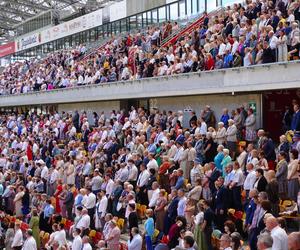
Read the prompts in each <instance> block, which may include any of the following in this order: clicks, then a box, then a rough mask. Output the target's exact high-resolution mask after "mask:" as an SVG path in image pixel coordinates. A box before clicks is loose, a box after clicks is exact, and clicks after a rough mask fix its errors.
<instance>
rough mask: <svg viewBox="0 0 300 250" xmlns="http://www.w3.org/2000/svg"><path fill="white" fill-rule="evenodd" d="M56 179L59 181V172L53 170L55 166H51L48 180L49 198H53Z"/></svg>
mask: <svg viewBox="0 0 300 250" xmlns="http://www.w3.org/2000/svg"><path fill="white" fill-rule="evenodd" d="M58 179H59V172H58V171H57V169H56V168H55V165H53V169H52V172H51V174H50V180H49V183H50V189H49V196H53V194H54V193H55V190H56V186H57V180H58Z"/></svg>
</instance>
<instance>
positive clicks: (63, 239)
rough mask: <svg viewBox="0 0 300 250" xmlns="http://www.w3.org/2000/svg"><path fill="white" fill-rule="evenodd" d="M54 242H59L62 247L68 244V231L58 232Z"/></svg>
mask: <svg viewBox="0 0 300 250" xmlns="http://www.w3.org/2000/svg"><path fill="white" fill-rule="evenodd" d="M54 240H55V241H57V243H58V244H59V245H60V246H63V245H65V244H66V243H67V238H66V231H65V230H64V229H63V230H60V231H58V232H57V233H56V234H55V236H54Z"/></svg>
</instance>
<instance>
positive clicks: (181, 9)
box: [179, 0, 186, 18]
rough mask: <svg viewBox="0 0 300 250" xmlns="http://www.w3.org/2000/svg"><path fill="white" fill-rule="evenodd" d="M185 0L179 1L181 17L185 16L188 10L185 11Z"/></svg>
mask: <svg viewBox="0 0 300 250" xmlns="http://www.w3.org/2000/svg"><path fill="white" fill-rule="evenodd" d="M185 7H186V6H185V0H181V1H180V2H179V17H180V18H183V17H185V16H186V12H185Z"/></svg>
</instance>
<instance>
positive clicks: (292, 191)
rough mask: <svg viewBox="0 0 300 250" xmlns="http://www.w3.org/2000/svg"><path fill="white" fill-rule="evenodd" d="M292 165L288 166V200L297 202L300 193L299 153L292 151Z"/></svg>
mask: <svg viewBox="0 0 300 250" xmlns="http://www.w3.org/2000/svg"><path fill="white" fill-rule="evenodd" d="M290 159H291V161H290V163H289V165H288V176H287V181H288V198H289V199H291V200H293V201H295V202H297V197H298V192H299V188H300V187H299V174H298V169H299V160H298V151H297V150H296V149H292V150H291V152H290Z"/></svg>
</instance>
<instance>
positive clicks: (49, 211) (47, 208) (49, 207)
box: [44, 204, 54, 218]
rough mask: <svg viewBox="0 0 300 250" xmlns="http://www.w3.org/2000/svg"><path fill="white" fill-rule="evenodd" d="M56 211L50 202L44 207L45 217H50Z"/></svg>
mask: <svg viewBox="0 0 300 250" xmlns="http://www.w3.org/2000/svg"><path fill="white" fill-rule="evenodd" d="M53 213H54V208H53V206H52V205H50V204H46V206H45V208H44V218H50V217H51V216H52V214H53Z"/></svg>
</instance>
